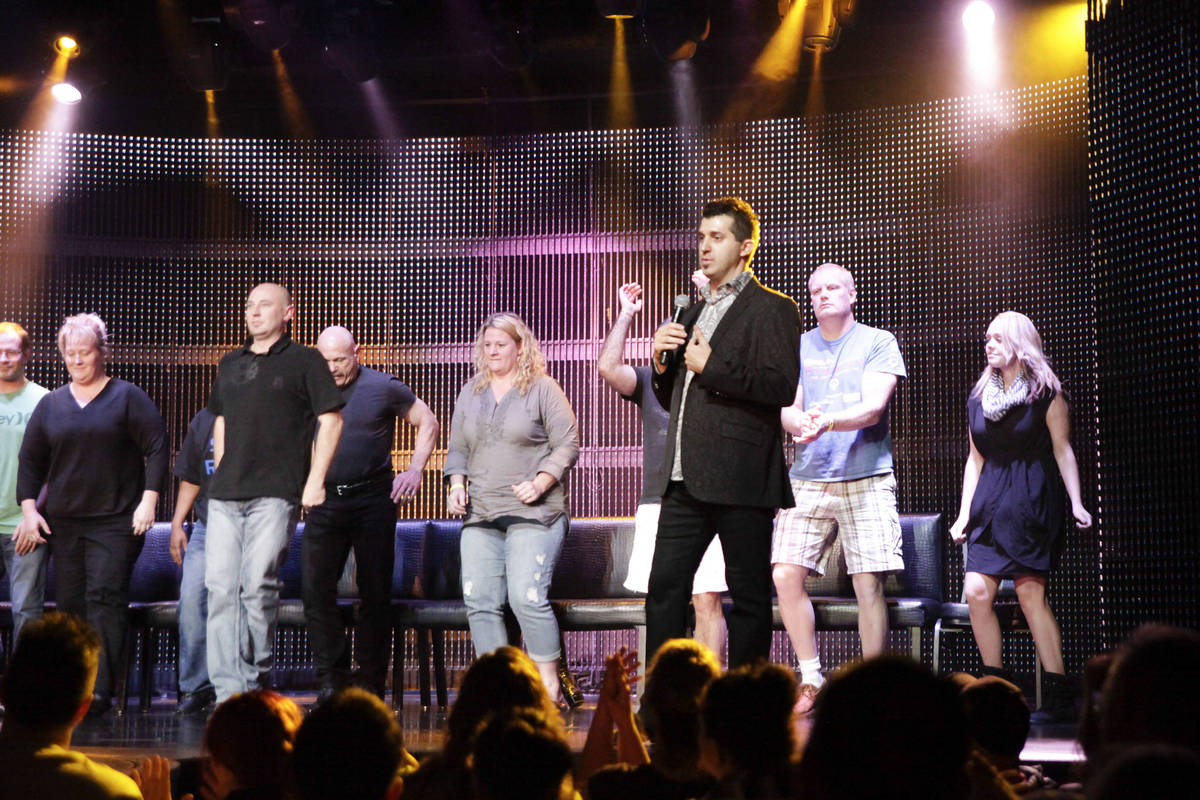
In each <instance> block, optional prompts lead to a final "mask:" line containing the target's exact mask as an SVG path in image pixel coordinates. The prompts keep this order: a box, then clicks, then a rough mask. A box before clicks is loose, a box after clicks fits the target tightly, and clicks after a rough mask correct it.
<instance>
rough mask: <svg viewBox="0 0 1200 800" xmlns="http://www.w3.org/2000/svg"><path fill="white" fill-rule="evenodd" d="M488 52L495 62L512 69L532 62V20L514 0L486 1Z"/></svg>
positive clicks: (523, 66) (522, 67)
mask: <svg viewBox="0 0 1200 800" xmlns="http://www.w3.org/2000/svg"><path fill="white" fill-rule="evenodd" d="M483 12H484V15H485V16H486V18H487V25H488V33H489V36H488V52H489V53H491V56H492V58H493V59H494V60H495V61H496V63H497V64H499V65H500V66H502V67H504V68H505V69H508V70H512V71H514V72H516V71H519V70H522V69H524V68H525V67H528V66H529V65H530V64H531V63H533V20H532V19H531V18H530V17H529V14H528V13H527V12H526V10H525V8H524V6H523V5H522V4H521V3H519V2H516V1H515V0H487V2H485V3H484V5H483Z"/></svg>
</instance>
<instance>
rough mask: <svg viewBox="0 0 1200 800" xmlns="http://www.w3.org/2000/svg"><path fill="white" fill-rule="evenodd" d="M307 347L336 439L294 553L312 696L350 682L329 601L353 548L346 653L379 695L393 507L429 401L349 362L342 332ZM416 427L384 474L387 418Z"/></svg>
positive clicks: (429, 435) (427, 438) (414, 482)
mask: <svg viewBox="0 0 1200 800" xmlns="http://www.w3.org/2000/svg"><path fill="white" fill-rule="evenodd" d="M317 350H318V351H319V352H320V353H321V357H322V358H324V359H325V363H326V364H327V365H328V366H329V372H330V373H331V374H332V375H333V381H334V383H336V384H337V386H338V389H339V390H340V391H341V393H342V400H343V401H344V402H345V405H344V406H343V407H342V438H341V442H340V444H339V445H338V450H337V454H336V455H335V456H334V458H333V463H332V464H331V465H330V467H329V473H328V474H327V475H326V476H325V502H324V503H322V504H321V505H319V506H316V507H315V508H312V509H310V510H309V512H308V518H307V520H306V522H305V525H304V540H303V548H302V550H301V564H302V565H303V566H302V569H303V576H304V579H303V589H302V592H303V598H304V618H305V621H306V622H307V624H308V640H309V644H310V645H311V646H312V651H313V661H314V663H315V665H316V671H317V680H318V681H319V682H320V695H319V696H320V698H321V699H324V698H326V697H328V696H330V695H332V694H333V692H334V691H335V690H336V689H338V688H340V687H342V686H345V685H346V684H348V683H349V682H350V647H349V645H348V642H347V640H346V629H345V625H344V624H343V622H342V618H341V614H340V613H339V612H338V607H337V583H338V577H339V576H340V575H341V574H342V571H343V569H344V568H345V564H346V559H347V557H348V556H349V553H350V549H351V548H354V561H355V569H356V573H355V577H356V579H357V583H358V594H359V597H360V599H361V606H360V614H359V621H358V631H357V635H356V637H355V647H354V653H355V656H356V658H357V659H358V664H359V667H360V668H361V672H360V679H359V682H360V683H361V684H362V685H363V688H365V689H368V690H370V691H372V692H374V693H375V694H376V695H378V696H379V697H380V698H382V697H383V693H384V689H385V686H386V680H387V667H388V659H389V657H390V656H391V647H390V644H391V635H392V617H391V599H392V567H393V566H394V563H395V552H396V551H395V541H396V504H397V503H408V502H411V501H412V500H413V498H414V497H416V495H417V492H418V491H419V490H420V488H421V476H422V475H423V474H424V471H425V462H426V461H428V460H429V454H430V453H432V452H433V448H434V446H435V445H436V444H437V438H438V421H437V417H435V416H434V415H433V412H432V411H430V410H429V406H427V405H425V403H423V402H421V400H420V399H419V398H418V397H417V396H416V395H415V394H413V392H412V390H411V389H409V388H408V387H407V386H405V385H404V384H403V383H401V382H400V380H399V379H397V378H393V377H392V376H391V375H386V374H384V373H382V372H378V371H376V370H373V369H369V368H367V367H363V366H361V365H360V364H359V363H358V345H357V344H356V343H355V341H354V337H353V336H352V335H351V334H350V331H348V330H346V329H345V328H342V327H340V326H333V327H331V328H326V329H325V330H324V331H322V332H321V335H320V336H319V337H318V338H317ZM397 419H402V420H404V421H406V422H407V423H408V424H410V425H412V426H413V427H414V428H415V429H416V438H415V442H414V444H413V450H412V456H411V458H410V459H409V462H408V469H406V470H405V471H403V472H400V473H397V474H395V475H393V473H392V441H393V439H394V438H395V432H396V420H397Z"/></svg>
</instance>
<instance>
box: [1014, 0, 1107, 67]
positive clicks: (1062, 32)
mask: <svg viewBox="0 0 1200 800" xmlns="http://www.w3.org/2000/svg"><path fill="white" fill-rule="evenodd" d="M1087 12H1088V9H1087V3H1084V2H1080V0H1069V1H1065V2H1057V3H1052V4H1048V5H1039V6H1037V7H1035V8H1027V9H1024V10H1023V12H1022V13H1021V14H1020V16H1019V18H1018V24H1017V28H1018V30H1020V32H1021V33H1020V36H1019V37H1018V38H1017V41H1016V42H1015V48H1014V50H1015V52H1014V54H1013V55H1014V57H1013V58H1012V60H1011V64H1012V69H1013V72H1014V74H1015V77H1016V78H1017V79H1018V80H1019V81H1020V82H1021V84H1022V85H1029V84H1034V83H1046V82H1048V81H1056V80H1061V79H1063V78H1069V77H1072V76H1075V75H1082V74H1085V73H1086V72H1087V49H1086V48H1085V47H1084V31H1085V30H1086V26H1087Z"/></svg>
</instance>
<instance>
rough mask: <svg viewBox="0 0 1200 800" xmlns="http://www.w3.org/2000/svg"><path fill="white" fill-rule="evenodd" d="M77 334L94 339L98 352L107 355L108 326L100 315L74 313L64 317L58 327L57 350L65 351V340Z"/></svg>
mask: <svg viewBox="0 0 1200 800" xmlns="http://www.w3.org/2000/svg"><path fill="white" fill-rule="evenodd" d="M77 336H82V337H87V338H89V339H92V340H93V341H95V343H96V348H97V349H98V350H99V351H100V353H101V354H102V355H104V357H105V358H107V357H108V327H107V326H106V325H105V324H104V320H102V319H100V317H98V316H96V315H95V314H76V315H74V316H72V317H67V318H66V319H64V320H63V324H62V327H61V328H59V329H58V352H60V353H63V352H65V351H66V349H67V341H68V340H69V339H74V338H75V337H77Z"/></svg>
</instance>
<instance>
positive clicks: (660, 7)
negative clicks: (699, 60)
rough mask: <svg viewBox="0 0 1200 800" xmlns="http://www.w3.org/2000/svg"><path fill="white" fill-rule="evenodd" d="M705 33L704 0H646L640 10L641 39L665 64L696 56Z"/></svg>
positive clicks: (705, 12)
mask: <svg viewBox="0 0 1200 800" xmlns="http://www.w3.org/2000/svg"><path fill="white" fill-rule="evenodd" d="M709 29H710V24H709V18H708V0H646V2H645V5H644V7H643V8H642V35H643V36H644V37H645V38H646V43H647V44H648V45H650V49H651V50H653V51H654V54H655V55H657V56H658V57H659V58H660V59H661V60H663V61H666V62H671V61H683V60H685V59H688V58H691V57H692V56H694V55H696V48H698V47H699V46H700V43H701V42H703V41H704V40H705V39H707V38H708V32H709Z"/></svg>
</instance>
